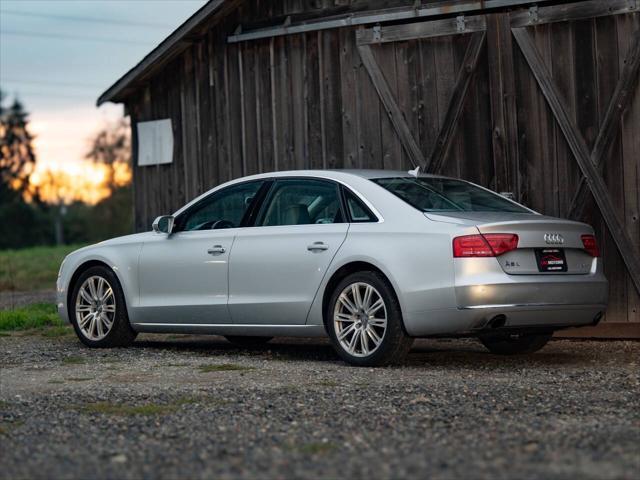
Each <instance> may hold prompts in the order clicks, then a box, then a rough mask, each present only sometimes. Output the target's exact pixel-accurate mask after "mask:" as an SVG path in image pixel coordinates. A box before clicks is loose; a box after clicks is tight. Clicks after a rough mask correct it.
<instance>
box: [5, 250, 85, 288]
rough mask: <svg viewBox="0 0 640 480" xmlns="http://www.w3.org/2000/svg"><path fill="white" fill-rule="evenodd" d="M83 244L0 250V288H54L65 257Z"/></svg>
mask: <svg viewBox="0 0 640 480" xmlns="http://www.w3.org/2000/svg"><path fill="white" fill-rule="evenodd" d="M80 247H82V245H63V246H60V247H34V248H25V249H21V250H2V251H0V292H2V291H7V290H13V291H20V292H26V291H33V290H53V289H55V288H56V279H57V278H58V270H59V269H60V264H61V263H62V260H63V259H64V257H66V256H67V255H68V254H69V253H71V252H73V251H74V250H77V249H78V248H80Z"/></svg>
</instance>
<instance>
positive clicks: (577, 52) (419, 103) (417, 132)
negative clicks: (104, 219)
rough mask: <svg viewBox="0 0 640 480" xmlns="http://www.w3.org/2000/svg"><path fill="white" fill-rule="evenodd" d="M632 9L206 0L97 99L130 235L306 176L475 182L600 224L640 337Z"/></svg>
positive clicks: (414, 0) (626, 324)
mask: <svg viewBox="0 0 640 480" xmlns="http://www.w3.org/2000/svg"><path fill="white" fill-rule="evenodd" d="M639 9H640V1H639V0H588V1H569V0H564V1H563V0H552V1H544V0H538V1H535V2H532V1H525V0H484V1H480V0H448V1H439V2H438V1H435V2H434V1H431V2H428V3H426V2H421V1H420V0H366V1H365V0H272V1H268V0H211V1H210V2H209V3H208V4H206V5H205V6H204V7H202V8H201V9H200V10H199V11H198V12H197V13H196V14H194V15H193V16H192V17H191V18H190V19H189V20H187V21H186V22H185V23H184V24H183V25H182V26H180V27H179V28H178V29H177V30H176V31H175V32H174V33H173V34H171V35H170V36H169V37H168V38H167V39H166V40H164V41H163V42H162V43H161V44H160V45H158V47H157V48H155V49H154V50H153V51H152V52H151V53H150V54H149V55H147V56H146V57H145V58H144V59H143V60H142V61H141V62H140V63H139V64H138V65H136V66H135V67H134V68H133V69H132V70H131V71H129V72H128V73H127V74H126V75H124V76H123V77H122V78H121V79H120V80H118V81H117V82H116V83H115V84H114V85H113V86H112V87H110V88H109V89H108V90H107V91H106V92H105V93H104V94H103V95H102V96H101V97H100V98H99V100H98V104H102V103H104V102H118V103H124V104H125V107H126V112H127V114H128V115H129V116H130V117H131V125H132V133H133V159H134V161H133V165H134V167H133V170H134V192H135V193H134V196H135V228H136V230H138V231H140V230H148V229H149V228H150V225H151V222H152V220H153V218H154V217H155V216H156V215H159V214H164V213H170V212H172V211H174V210H176V209H177V208H178V207H180V206H181V205H183V204H184V203H185V202H187V201H188V200H190V199H192V198H193V197H195V196H196V195H198V194H200V193H202V192H203V191H205V190H207V189H209V188H211V187H214V186H215V185H218V184H220V183H221V182H225V181H227V180H229V179H232V178H236V177H239V176H243V175H248V174H252V173H257V172H262V171H272V170H284V169H303V168H323V169H331V168H354V167H355V168H385V169H404V170H407V169H410V168H413V167H414V166H417V165H420V166H422V167H423V168H424V169H426V170H427V171H429V172H438V173H443V174H447V175H451V176H455V177H461V178H464V179H468V180H471V181H473V182H476V183H479V184H481V185H484V186H487V187H489V188H491V189H493V190H496V191H498V192H511V193H512V194H513V196H514V198H515V199H517V200H518V201H519V202H521V203H523V204H525V205H527V206H529V207H531V208H533V209H535V210H537V211H540V212H543V213H545V214H549V215H555V216H561V217H568V218H572V219H578V220H583V221H586V222H589V223H591V224H592V225H594V227H595V228H596V231H597V234H598V238H599V240H600V243H601V248H602V251H603V256H604V261H605V270H606V274H607V276H608V278H609V280H610V282H611V283H610V286H611V288H610V307H609V310H608V313H607V315H606V319H605V322H604V323H602V324H601V325H600V326H599V327H597V328H598V330H597V331H596V332H593V331H591V332H587V333H589V334H592V333H596V334H599V335H605V336H621V335H623V336H631V335H633V336H640V294H639V292H640V220H639V216H640V192H639V188H638V185H639V184H640V166H639V163H640V161H639V158H640V95H639V94H638V70H639V66H640V12H639Z"/></svg>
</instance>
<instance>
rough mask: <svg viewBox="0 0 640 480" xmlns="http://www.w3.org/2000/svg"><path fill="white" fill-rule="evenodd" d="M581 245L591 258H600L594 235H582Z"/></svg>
mask: <svg viewBox="0 0 640 480" xmlns="http://www.w3.org/2000/svg"><path fill="white" fill-rule="evenodd" d="M582 245H584V249H585V251H586V252H587V253H588V254H589V255H591V256H592V257H599V256H600V249H599V248H598V242H597V241H596V237H595V235H582Z"/></svg>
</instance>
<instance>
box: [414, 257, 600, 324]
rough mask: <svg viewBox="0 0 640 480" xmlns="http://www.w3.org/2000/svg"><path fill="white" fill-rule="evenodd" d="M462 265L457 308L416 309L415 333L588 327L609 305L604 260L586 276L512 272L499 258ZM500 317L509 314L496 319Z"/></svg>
mask: <svg viewBox="0 0 640 480" xmlns="http://www.w3.org/2000/svg"><path fill="white" fill-rule="evenodd" d="M599 263H600V262H598V264H599ZM456 267H457V268H456V275H455V286H454V288H453V290H454V291H455V308H446V309H441V310H432V311H421V312H411V313H410V314H409V315H407V318H405V327H406V330H407V333H408V334H409V335H412V336H429V335H443V336H444V335H460V334H474V333H477V332H480V331H483V330H486V329H489V328H492V327H493V326H495V325H496V324H497V325H498V326H499V327H500V328H528V327H535V328H548V329H551V330H555V329H560V328H565V327H577V326H587V325H593V324H594V323H597V322H598V321H599V319H600V318H601V317H602V314H603V313H604V311H605V310H606V308H607V303H608V292H609V284H608V282H607V279H606V278H605V276H604V274H603V273H602V270H601V269H602V267H601V265H595V267H596V268H594V271H593V273H589V274H586V275H570V274H562V275H560V274H558V275H508V274H506V273H504V272H503V271H502V269H501V268H500V267H499V265H498V263H497V262H496V261H495V259H493V258H487V259H481V258H479V259H473V260H472V261H471V262H464V263H462V265H457V266H456ZM498 316H503V318H500V319H498V320H496V321H495V322H494V320H495V319H496V317H498Z"/></svg>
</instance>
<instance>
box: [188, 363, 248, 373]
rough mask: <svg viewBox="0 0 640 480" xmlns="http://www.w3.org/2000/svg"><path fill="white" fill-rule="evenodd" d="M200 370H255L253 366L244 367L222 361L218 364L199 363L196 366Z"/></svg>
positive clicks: (206, 371)
mask: <svg viewBox="0 0 640 480" xmlns="http://www.w3.org/2000/svg"><path fill="white" fill-rule="evenodd" d="M198 369H199V370H200V372H202V373H208V372H246V371H248V370H255V369H254V368H253V367H245V366H242V365H236V364H234V363H222V364H220V365H200V366H199V367H198Z"/></svg>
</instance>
